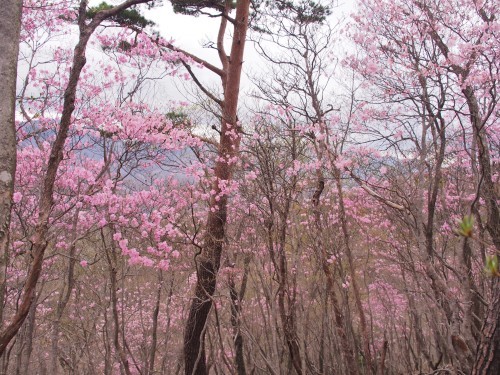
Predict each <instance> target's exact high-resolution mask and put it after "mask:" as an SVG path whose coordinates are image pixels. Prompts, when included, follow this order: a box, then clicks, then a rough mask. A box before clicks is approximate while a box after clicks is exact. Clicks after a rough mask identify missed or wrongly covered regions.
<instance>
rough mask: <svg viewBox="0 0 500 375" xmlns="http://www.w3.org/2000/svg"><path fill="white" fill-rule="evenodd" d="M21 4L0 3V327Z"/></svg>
mask: <svg viewBox="0 0 500 375" xmlns="http://www.w3.org/2000/svg"><path fill="white" fill-rule="evenodd" d="M22 5H23V2H22V0H4V1H3V2H2V6H1V7H0V35H1V37H0V82H1V83H0V327H1V326H2V325H3V305H4V304H3V300H4V294H5V269H6V266H7V262H8V259H9V252H8V243H9V226H10V210H11V205H12V194H13V192H14V176H15V173H16V127H15V122H14V118H15V106H16V104H15V103H16V79H17V55H18V53H19V34H20V32H21V10H22Z"/></svg>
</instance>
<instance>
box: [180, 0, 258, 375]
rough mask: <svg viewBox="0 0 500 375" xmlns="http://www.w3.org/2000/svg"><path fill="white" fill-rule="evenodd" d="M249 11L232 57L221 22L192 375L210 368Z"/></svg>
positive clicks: (238, 20) (237, 22)
mask: <svg viewBox="0 0 500 375" xmlns="http://www.w3.org/2000/svg"><path fill="white" fill-rule="evenodd" d="M229 6H230V4H229V2H228V3H227V9H229ZM249 11H250V0H239V1H238V2H237V5H236V16H235V19H234V20H233V24H234V32H233V39H232V45H231V53H230V55H229V58H228V57H227V56H226V54H225V52H224V49H223V45H222V43H223V37H224V30H225V25H226V22H227V20H226V18H223V20H222V22H221V29H220V32H219V37H218V43H217V45H218V51H219V56H220V59H221V63H222V66H223V69H222V74H221V81H222V86H223V89H224V100H223V101H222V103H220V104H221V109H222V119H221V129H220V142H219V149H218V156H219V158H218V160H217V162H216V164H215V168H214V175H215V181H214V183H213V186H212V189H213V190H214V191H215V192H216V194H215V195H213V196H212V198H211V201H210V210H209V214H208V217H207V224H206V233H205V238H204V245H203V250H202V253H201V254H200V255H199V256H197V258H196V262H197V282H196V289H195V296H194V298H193V300H192V302H191V308H190V311H189V316H188V319H187V323H186V329H185V333H184V363H185V373H186V374H188V375H191V374H196V375H202V374H207V371H208V369H207V365H206V358H205V348H204V332H205V325H206V322H207V319H208V315H209V313H210V309H211V307H212V296H213V294H214V292H215V285H216V280H217V272H218V270H219V267H220V259H221V254H222V245H223V241H224V233H225V227H226V221H227V199H228V198H227V195H223V196H222V197H221V198H220V200H218V201H217V200H216V199H215V196H216V195H219V194H220V193H221V191H222V190H221V187H220V185H219V182H220V181H229V180H230V179H231V178H232V174H233V164H231V163H230V162H228V160H229V159H231V158H233V157H234V156H235V155H237V153H238V150H239V144H240V125H239V124H238V123H237V108H238V97H239V91H240V77H241V70H242V64H243V52H244V48H245V39H246V33H247V29H248V16H249ZM231 130H236V136H232V135H230V134H229V131H231Z"/></svg>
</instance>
